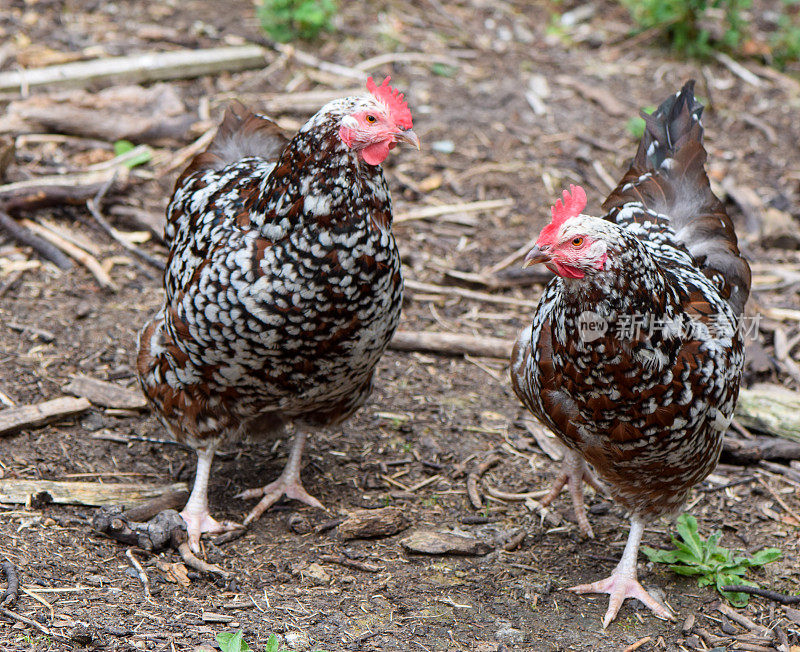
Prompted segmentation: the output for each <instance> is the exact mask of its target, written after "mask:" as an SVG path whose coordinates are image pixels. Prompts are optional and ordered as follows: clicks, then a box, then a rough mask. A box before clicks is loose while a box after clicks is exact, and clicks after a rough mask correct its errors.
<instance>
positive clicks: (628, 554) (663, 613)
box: [567, 517, 675, 629]
mask: <svg viewBox="0 0 800 652" xmlns="http://www.w3.org/2000/svg"><path fill="white" fill-rule="evenodd" d="M643 532H644V523H643V522H642V521H641V520H639V519H638V518H636V517H634V518H632V519H631V531H630V534H629V535H628V542H627V543H626V544H625V552H623V553H622V558H621V559H620V560H619V564H617V567H616V568H615V569H614V572H613V573H611V575H610V576H609V577H606V578H605V579H602V580H599V581H597V582H592V583H591V584H579V585H578V586H573V587H570V588H569V589H567V590H568V591H573V592H574V593H581V594H582V593H608V595H609V596H610V597H609V600H608V610H607V611H606V615H605V616H604V617H603V629H605V628H606V627H608V625H609V624H610V623H611V621H612V620H614V619H615V618H616V617H617V613H619V609H620V607H621V606H622V603H623V602H624V601H625V599H626V598H636V599H637V600H639V601H640V602H642V603H644V605H645V606H646V607H647V608H648V609H650V611H652V612H653V614H654V615H655V616H656V617H658V618H662V619H664V620H675V617H674V616H673V615H672V613H671V612H670V611H669V609H667V608H666V607H665V606H664V605H663V604H661V603H660V602H659V601H658V600H656V599H655V598H654V597H653V596H652V595H650V594H649V593H648V592H647V591H646V590H645V589H644V587H643V586H642V585H641V584H639V580H638V577H637V571H636V560H637V557H638V555H639V544H640V543H641V541H642V533H643Z"/></svg>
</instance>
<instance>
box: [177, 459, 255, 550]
mask: <svg viewBox="0 0 800 652" xmlns="http://www.w3.org/2000/svg"><path fill="white" fill-rule="evenodd" d="M213 460H214V448H213V447H208V448H198V449H197V471H196V472H195V475H194V486H193V487H192V493H191V494H190V495H189V500H188V501H186V505H184V507H183V510H182V511H181V513H180V514H181V518H183V520H184V521H185V522H186V531H187V533H188V534H189V547H190V548H191V549H192V551H193V552H196V553H197V552H200V537H201V536H202V535H203V534H205V533H208V534H221V533H222V532H229V531H231V530H238V529H239V528H241V527H242V526H241V525H240V524H239V523H234V522H232V521H223V522H222V523H220V522H219V521H217V520H215V519H214V518H212V516H211V513H210V512H209V511H208V476H209V474H210V473H211V462H212V461H213Z"/></svg>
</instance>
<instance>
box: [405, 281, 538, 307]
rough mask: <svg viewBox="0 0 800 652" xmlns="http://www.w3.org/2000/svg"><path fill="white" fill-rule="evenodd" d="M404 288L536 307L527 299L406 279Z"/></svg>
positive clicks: (486, 301)
mask: <svg viewBox="0 0 800 652" xmlns="http://www.w3.org/2000/svg"><path fill="white" fill-rule="evenodd" d="M405 287H406V289H407V290H411V291H417V292H424V293H427V294H443V295H445V296H456V297H463V298H464V299H473V300H475V301H483V302H484V303H498V304H504V305H509V306H522V307H524V308H535V307H536V306H537V302H536V301H529V300H527V299H515V298H514V297H504V296H500V295H496V294H488V293H487V292H476V291H475V290H466V289H464V288H459V287H447V286H444V285H434V284H433V283H422V282H420V281H414V280H413V279H406V281H405ZM412 298H413V297H412Z"/></svg>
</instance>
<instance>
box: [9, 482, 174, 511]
mask: <svg viewBox="0 0 800 652" xmlns="http://www.w3.org/2000/svg"><path fill="white" fill-rule="evenodd" d="M181 490H183V491H185V490H186V485H185V484H184V483H182V482H181V483H176V484H171V485H154V484H144V483H109V484H101V483H99V482H63V481H59V480H19V479H8V480H0V503H10V504H17V505H24V504H26V503H27V502H28V501H29V500H34V501H38V502H40V503H57V504H59V505H91V506H95V507H102V506H106V505H132V504H134V503H137V502H139V501H142V500H147V499H148V498H154V497H156V496H159V495H161V494H163V493H165V492H168V491H181Z"/></svg>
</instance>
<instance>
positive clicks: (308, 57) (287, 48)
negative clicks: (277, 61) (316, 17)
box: [258, 39, 365, 82]
mask: <svg viewBox="0 0 800 652" xmlns="http://www.w3.org/2000/svg"><path fill="white" fill-rule="evenodd" d="M258 40H259V41H260V42H263V43H264V44H265V45H268V46H269V47H271V48H272V49H273V50H276V51H277V52H280V53H281V54H284V55H286V56H287V57H289V58H290V59H296V60H297V61H299V62H300V63H302V64H305V65H307V66H311V67H312V68H317V69H318V70H322V71H323V72H329V73H332V74H334V75H339V76H340V77H348V78H350V79H357V80H359V81H361V82H363V81H365V79H364V71H363V70H357V69H355V68H349V67H348V66H342V65H339V64H338V63H331V62H330V61H323V60H322V59H320V58H318V57H315V56H314V55H313V54H309V53H308V52H303V51H302V50H298V49H297V48H296V47H294V46H293V45H283V44H282V43H273V42H271V41H266V39H265V40H263V41H262V40H261V39H258Z"/></svg>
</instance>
